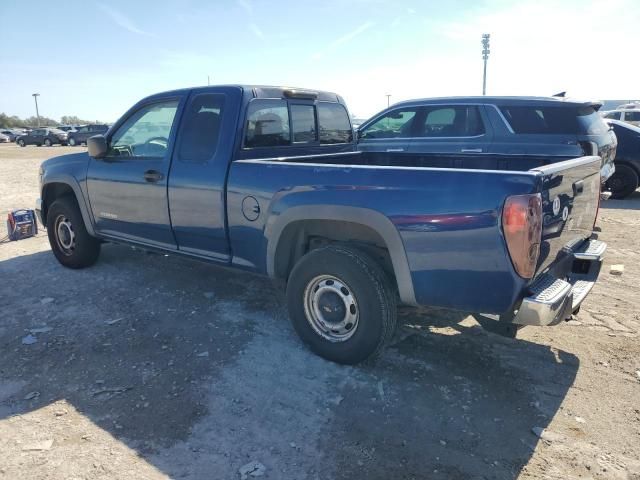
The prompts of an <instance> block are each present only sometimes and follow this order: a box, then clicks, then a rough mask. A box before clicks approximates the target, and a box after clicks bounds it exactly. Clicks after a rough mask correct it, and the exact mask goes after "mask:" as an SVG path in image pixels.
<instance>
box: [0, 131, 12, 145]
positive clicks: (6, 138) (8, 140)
mask: <svg viewBox="0 0 640 480" xmlns="http://www.w3.org/2000/svg"><path fill="white" fill-rule="evenodd" d="M0 143H11V138H9V135H5V134H4V133H0Z"/></svg>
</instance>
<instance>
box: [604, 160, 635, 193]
mask: <svg viewBox="0 0 640 480" xmlns="http://www.w3.org/2000/svg"><path fill="white" fill-rule="evenodd" d="M639 182H640V180H639V179H638V173H637V172H636V171H635V170H634V169H633V168H632V167H630V166H629V165H624V164H617V165H616V171H615V173H614V174H613V175H611V177H610V178H609V179H608V180H607V183H606V188H607V190H608V191H610V192H611V198H617V199H621V198H625V197H628V196H629V195H631V194H632V193H633V192H635V191H636V190H637V188H638V184H639Z"/></svg>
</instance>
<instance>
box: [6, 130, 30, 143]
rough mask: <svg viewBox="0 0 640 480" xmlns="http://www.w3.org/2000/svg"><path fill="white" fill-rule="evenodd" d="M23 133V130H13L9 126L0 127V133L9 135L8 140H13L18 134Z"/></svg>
mask: <svg viewBox="0 0 640 480" xmlns="http://www.w3.org/2000/svg"><path fill="white" fill-rule="evenodd" d="M24 133H25V132H24V130H15V129H11V128H4V129H0V134H2V135H6V136H7V137H9V141H10V142H15V141H16V138H18V137H19V136H20V135H24Z"/></svg>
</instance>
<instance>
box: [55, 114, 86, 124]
mask: <svg viewBox="0 0 640 480" xmlns="http://www.w3.org/2000/svg"><path fill="white" fill-rule="evenodd" d="M60 123H62V124H63V125H85V124H87V123H93V122H92V121H91V120H82V119H81V118H78V117H77V116H75V115H63V116H62V117H61V118H60Z"/></svg>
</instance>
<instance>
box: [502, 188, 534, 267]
mask: <svg viewBox="0 0 640 480" xmlns="http://www.w3.org/2000/svg"><path fill="white" fill-rule="evenodd" d="M502 228H503V230H504V238H505V240H506V242H507V249H508V250H509V255H510V256H511V262H512V263H513V266H514V268H515V269H516V272H518V275H520V276H521V277H523V278H531V277H533V275H534V273H535V271H536V265H537V263H538V256H539V254H540V241H541V238H542V198H541V196H540V194H539V193H536V194H532V195H513V196H511V197H507V200H506V201H505V203H504V209H503V210H502Z"/></svg>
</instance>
